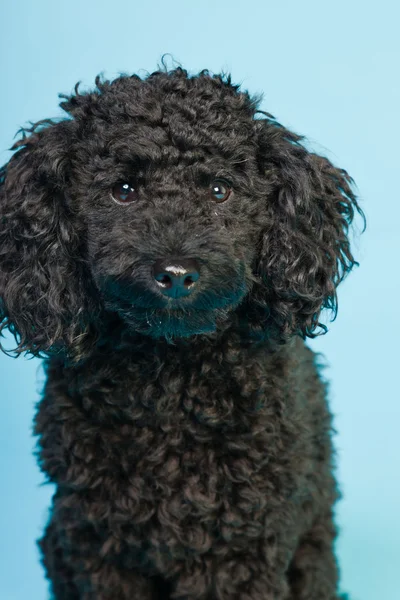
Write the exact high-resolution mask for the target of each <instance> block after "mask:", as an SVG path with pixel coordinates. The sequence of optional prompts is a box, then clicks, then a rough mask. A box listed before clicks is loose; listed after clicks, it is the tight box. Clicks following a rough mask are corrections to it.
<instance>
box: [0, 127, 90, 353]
mask: <svg viewBox="0 0 400 600" xmlns="http://www.w3.org/2000/svg"><path fill="white" fill-rule="evenodd" d="M71 126H72V122H71V121H68V120H64V121H61V122H54V121H52V120H50V119H47V120H43V121H39V122H38V123H36V124H34V125H33V126H32V127H31V128H27V129H23V130H22V131H23V138H22V139H20V140H19V141H17V142H16V143H15V144H14V145H13V147H12V148H11V150H17V152H15V153H14V155H13V156H12V157H11V159H10V161H9V162H8V164H6V165H5V166H3V167H2V168H1V169H0V332H2V331H3V330H4V329H5V328H8V329H9V331H10V332H11V333H12V334H13V335H14V337H15V340H16V342H17V344H18V346H17V348H16V349H15V350H14V351H15V352H16V353H17V355H19V354H20V353H22V352H29V353H31V354H32V355H34V356H46V355H48V354H51V353H52V352H59V351H60V349H61V348H65V347H67V346H68V348H69V349H70V350H71V349H73V353H74V354H75V356H76V357H79V355H82V352H83V340H84V338H85V333H87V331H86V329H85V328H87V319H86V317H85V313H86V312H87V310H88V307H87V306H86V303H87V301H88V294H87V292H86V290H85V289H84V287H85V284H86V283H85V276H84V272H83V265H82V264H81V254H80V252H79V244H80V241H81V239H82V237H81V236H80V232H79V230H78V228H77V227H76V226H75V223H74V215H73V213H72V212H71V211H70V210H69V208H68V205H67V202H66V201H65V195H64V191H65V190H66V189H67V186H68V140H69V136H70V127H71ZM26 133H28V134H29V135H26ZM86 279H87V277H86ZM0 347H1V349H2V350H3V351H5V352H7V351H6V350H4V348H3V345H1V346H0ZM43 353H44V354H43Z"/></svg>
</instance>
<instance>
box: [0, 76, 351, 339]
mask: <svg viewBox="0 0 400 600" xmlns="http://www.w3.org/2000/svg"><path fill="white" fill-rule="evenodd" d="M96 83H97V91H96V92H92V93H87V94H79V93H78V91H77V90H76V95H73V96H71V97H65V98H66V101H65V102H62V103H61V106H62V107H63V108H64V109H65V110H66V111H67V112H68V113H69V114H70V116H71V119H68V120H64V121H62V122H60V123H57V124H54V123H53V124H51V126H46V127H43V125H41V124H37V125H36V126H34V127H33V128H32V130H31V131H30V132H31V133H32V135H31V136H30V137H29V138H28V139H24V140H21V141H20V142H17V143H16V144H15V146H14V148H17V147H21V148H20V150H19V152H17V153H16V154H15V155H14V156H13V157H12V159H11V161H10V163H9V165H6V167H4V168H3V170H2V181H1V183H2V184H3V185H2V187H0V194H1V197H0V200H1V203H0V206H1V208H2V215H3V223H4V224H7V225H8V227H7V228H5V229H3V231H1V232H0V236H1V238H0V252H1V254H2V256H3V258H4V260H3V263H2V267H1V271H0V275H1V281H0V288H2V289H3V292H2V293H1V289H0V294H1V296H2V298H3V300H2V309H3V319H4V318H6V319H7V320H8V321H7V323H6V324H8V326H9V327H10V329H11V330H13V323H14V324H15V323H17V322H18V323H17V325H15V327H14V329H15V332H17V333H20V334H21V338H22V339H23V340H25V345H26V346H29V347H30V349H31V350H32V348H33V349H34V350H35V349H36V348H40V347H42V348H43V347H44V346H47V347H49V346H51V344H55V343H57V341H59V340H60V339H63V340H64V341H65V342H66V343H69V344H70V345H71V344H72V341H73V340H76V339H78V338H79V337H80V336H82V331H83V332H84V331H85V329H86V330H87V325H88V323H89V322H90V321H91V319H92V316H93V315H94V314H96V315H100V314H101V313H102V311H106V312H108V313H116V314H118V315H119V316H120V318H121V319H122V321H123V322H124V323H125V325H126V326H127V327H129V328H130V329H132V330H133V331H136V332H139V333H141V334H145V335H149V336H153V337H155V338H158V337H165V338H167V339H173V338H179V337H188V336H191V335H194V334H203V333H209V332H213V331H218V330H219V328H224V327H226V325H227V323H229V322H230V321H231V320H232V319H233V318H235V319H236V320H237V319H238V314H240V315H241V316H240V320H241V321H242V322H243V320H244V321H247V322H248V323H250V322H251V328H252V330H253V331H254V330H256V329H258V330H260V331H264V332H265V330H268V328H269V329H270V331H272V330H273V329H275V330H279V331H280V332H281V333H286V334H287V333H293V332H302V333H305V334H306V335H312V330H313V328H315V326H316V325H318V321H317V317H318V314H319V312H320V310H321V308H323V306H330V307H331V308H334V307H335V287H336V285H337V283H338V282H339V281H340V279H341V278H342V277H343V276H344V274H345V272H347V271H349V270H350V269H351V267H352V266H353V264H354V262H355V261H354V260H353V257H352V255H351V253H350V251H349V247H348V240H347V236H346V234H347V227H348V225H349V223H350V222H351V220H352V218H353V214H354V210H353V207H354V208H356V209H357V210H359V212H362V211H361V210H360V209H359V207H358V205H357V202H356V199H355V197H354V195H353V193H352V191H351V189H350V187H349V183H350V179H349V178H348V176H347V174H346V173H345V172H344V171H341V170H339V169H336V168H335V167H333V165H332V164H331V163H330V162H329V161H328V160H327V159H324V158H322V157H319V156H317V155H315V154H311V153H309V152H307V150H306V149H305V148H304V147H303V146H302V145H301V144H300V139H301V138H300V137H299V136H297V135H295V134H293V133H291V132H289V131H288V130H287V129H285V128H284V127H282V126H281V125H279V124H278V123H276V121H274V119H273V118H272V117H271V116H270V115H268V114H267V113H261V111H257V110H256V109H257V105H258V103H259V99H258V98H251V97H250V96H249V95H248V94H247V93H244V92H240V91H239V86H234V85H232V84H231V82H230V78H229V77H228V80H227V81H224V80H223V78H221V77H220V76H214V77H211V76H210V75H209V74H208V73H207V72H203V73H201V74H199V75H198V76H197V77H192V78H190V77H188V76H187V73H186V72H185V71H183V70H181V69H177V70H176V71H173V72H170V73H168V74H167V73H154V74H153V75H151V76H149V77H148V78H147V79H146V80H144V81H143V80H141V79H139V78H138V77H136V76H133V77H121V78H119V79H117V80H115V81H114V82H112V83H111V84H110V83H109V82H105V83H100V81H99V80H98V79H97V80H96ZM256 113H259V114H264V115H266V117H267V118H265V119H258V118H256ZM12 253H13V254H12ZM17 256H19V257H20V258H19V263H18V264H17V262H16V261H17ZM340 267H341V268H342V271H343V273H342V274H340V273H339V268H340ZM18 271H19V276H18V277H17V280H18V282H19V284H22V281H23V279H24V277H25V278H26V281H28V278H29V277H30V280H31V281H32V278H33V279H34V278H35V277H36V283H35V285H36V288H37V290H36V293H35V292H34V291H33V283H32V284H31V285H29V284H28V288H27V287H26V285H25V289H24V292H20V293H19V294H17V293H16V291H17V290H16V288H17V287H18V285H17V284H16V283H15V281H14V283H13V276H15V275H16V274H18ZM11 273H13V274H14V275H11ZM23 273H24V274H25V275H23ZM28 292H30V296H31V298H32V295H33V297H34V301H33V307H32V308H31V313H29V309H27V306H28V302H29V293H28ZM31 304H32V302H31ZM46 310H47V313H46ZM22 311H25V316H24V318H22ZM18 313H21V316H20V317H19V318H18ZM6 324H5V325H6ZM5 325H4V326H5ZM40 329H41V330H42V332H41V333H39V330H40ZM86 333H87V331H86ZM267 334H268V332H267ZM33 338H34V339H35V340H36V341H35V342H34V343H32V339H33ZM39 338H40V342H39ZM44 338H45V339H46V340H47V344H44ZM30 340H31V342H30ZM68 340H69V342H68ZM22 345H23V344H22V341H21V347H22Z"/></svg>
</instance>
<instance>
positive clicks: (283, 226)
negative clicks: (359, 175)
mask: <svg viewBox="0 0 400 600" xmlns="http://www.w3.org/2000/svg"><path fill="white" fill-rule="evenodd" d="M258 112H263V111H258ZM263 114H265V115H266V116H267V118H265V119H257V120H255V121H254V124H255V127H256V139H257V152H258V164H259V168H260V170H261V172H262V174H263V176H264V177H265V189H266V190H268V191H267V193H266V202H267V211H268V219H267V225H266V227H265V231H264V233H263V239H262V241H261V248H260V253H259V259H258V265H257V271H258V274H259V277H260V283H259V285H257V286H256V289H255V300H256V305H257V307H258V314H259V315H260V314H263V315H264V317H263V318H264V320H265V323H264V325H267V323H266V321H268V325H271V322H272V323H273V324H274V325H276V328H277V329H278V330H279V332H280V335H281V336H282V337H283V338H287V337H288V336H290V335H291V334H293V333H297V334H300V335H302V337H303V338H305V337H316V335H320V334H321V330H323V331H324V332H325V333H326V331H327V327H326V326H325V325H323V324H321V323H319V321H318V319H319V316H320V313H321V310H322V309H323V308H329V309H331V310H332V311H333V319H332V320H334V319H335V318H336V314H337V295H336V288H337V286H338V284H339V283H340V282H341V281H342V280H343V279H344V278H345V277H346V275H347V274H348V273H349V272H350V271H351V269H352V268H353V266H354V265H358V263H357V261H356V260H355V259H354V257H353V255H352V252H351V249H350V242H349V237H348V233H349V226H350V225H351V223H352V221H353V219H354V216H355V211H357V212H358V213H359V214H360V215H361V216H362V218H363V220H364V229H365V217H364V213H363V211H362V210H361V208H360V207H359V205H358V202H357V198H356V196H355V193H354V191H353V184H354V182H353V180H352V178H351V177H350V176H349V175H348V174H347V172H346V171H345V170H343V169H339V168H337V167H335V166H334V165H333V164H332V163H331V162H330V161H329V160H328V159H327V158H324V157H322V156H319V155H317V154H315V153H312V152H309V151H308V150H307V149H306V148H305V146H304V145H303V144H302V143H301V141H302V140H303V138H302V137H300V136H298V135H297V134H295V133H293V132H291V131H289V130H288V129H286V128H285V127H283V126H282V125H280V124H279V123H277V122H276V121H275V119H274V118H273V117H272V115H269V114H268V113H263ZM268 325H267V326H268ZM318 326H319V327H320V328H321V330H320V332H319V333H318V334H315V333H314V331H315V329H316V328H317V327H318Z"/></svg>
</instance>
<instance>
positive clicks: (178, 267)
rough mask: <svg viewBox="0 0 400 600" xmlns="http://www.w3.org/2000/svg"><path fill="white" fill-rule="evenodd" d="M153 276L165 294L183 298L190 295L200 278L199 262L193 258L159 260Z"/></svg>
mask: <svg viewBox="0 0 400 600" xmlns="http://www.w3.org/2000/svg"><path fill="white" fill-rule="evenodd" d="M153 276H154V279H155V281H156V284H157V286H158V288H159V290H160V292H161V293H162V294H164V296H169V297H170V298H182V297H183V296H189V295H190V294H191V293H192V291H193V289H194V288H195V287H196V284H197V282H198V280H199V278H200V268H199V264H198V262H197V261H196V260H195V259H193V258H182V259H180V258H173V259H166V260H161V259H160V260H157V261H156V262H155V263H154V265H153Z"/></svg>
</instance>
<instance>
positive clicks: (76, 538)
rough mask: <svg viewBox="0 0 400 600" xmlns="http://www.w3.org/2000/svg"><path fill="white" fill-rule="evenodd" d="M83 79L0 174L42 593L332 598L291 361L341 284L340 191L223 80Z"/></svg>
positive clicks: (327, 484) (310, 444) (324, 397)
mask: <svg viewBox="0 0 400 600" xmlns="http://www.w3.org/2000/svg"><path fill="white" fill-rule="evenodd" d="M95 83H96V87H95V88H94V89H92V90H91V91H87V92H83V93H82V92H81V91H80V90H79V84H77V86H75V89H74V93H72V94H71V95H64V94H61V95H60V97H61V99H62V102H61V103H60V106H61V107H62V109H63V110H64V111H65V113H66V114H67V116H66V117H63V118H59V119H45V120H42V121H39V122H37V123H35V124H31V125H32V126H31V127H29V128H23V129H22V131H21V133H22V136H21V139H19V140H18V141H16V142H15V143H14V145H13V146H12V148H11V149H12V150H14V151H15V152H14V154H13V155H12V157H11V158H10V160H9V162H8V164H6V165H5V166H4V167H2V169H1V171H0V209H1V228H0V298H1V300H0V318H1V326H0V327H1V329H0V331H1V332H3V331H4V330H5V329H8V330H9V331H10V332H11V333H12V334H13V335H14V336H15V340H16V342H17V347H16V348H15V350H14V356H19V355H20V354H22V353H24V354H29V355H30V356H36V357H39V358H42V359H44V363H43V364H44V367H45V371H46V382H45V385H44V389H43V394H42V398H41V400H40V402H39V404H38V407H37V413H36V417H35V424H34V431H35V434H36V435H37V436H38V437H37V450H36V454H37V458H38V462H39V465H40V468H41V469H42V471H43V473H44V474H45V476H46V480H47V481H48V482H51V483H53V484H55V485H56V492H55V494H54V497H53V503H52V510H51V516H50V518H49V522H48V524H47V526H46V530H45V533H44V535H43V537H42V538H41V539H40V540H39V541H38V544H39V547H40V551H41V560H42V563H43V565H44V567H45V570H46V574H47V577H48V578H49V580H50V587H51V594H52V598H53V599H54V600H133V599H135V598H138V599H140V600H149V599H155V598H174V599H176V600H211V599H213V600H228V599H229V600H284V599H285V600H336V599H337V598H342V597H343V596H340V595H339V591H338V579H339V568H338V564H337V560H336V557H335V552H334V542H335V539H336V536H337V534H338V529H337V526H336V524H335V521H334V515H333V508H334V504H335V502H336V501H337V500H338V499H339V498H340V497H341V493H340V490H339V487H338V484H337V481H336V477H335V449H334V445H333V442H332V435H333V432H334V429H333V423H332V414H331V412H330V409H329V403H328V382H327V381H326V380H325V378H324V377H323V375H322V370H323V367H324V365H323V364H322V363H321V361H320V357H319V355H318V354H315V353H314V352H312V351H311V349H310V348H309V347H307V345H306V343H305V342H306V340H307V338H314V337H316V336H317V335H321V334H323V333H326V331H327V327H326V325H323V324H322V323H320V321H319V318H320V315H321V312H322V311H323V310H324V309H330V310H331V311H333V313H334V318H335V317H336V312H337V293H336V290H337V286H338V284H339V283H340V282H341V281H342V280H343V279H344V278H345V277H346V276H347V274H348V273H349V272H350V271H351V270H352V268H353V267H354V266H355V265H358V262H357V261H356V260H355V258H354V256H353V254H352V250H351V248H350V242H349V227H350V225H351V224H352V222H353V220H354V218H355V216H356V213H358V214H359V215H360V216H361V217H362V218H363V219H364V223H365V217H364V213H363V211H362V209H361V207H360V204H359V200H358V198H357V196H356V194H355V192H354V187H355V186H354V181H353V180H352V178H351V177H350V176H349V175H348V173H347V172H346V171H345V170H344V169H340V168H338V167H336V166H334V165H333V164H332V162H331V161H330V160H328V159H327V158H325V157H323V156H320V155H318V154H316V153H314V152H311V151H310V150H308V149H307V148H306V144H305V141H304V140H305V138H303V137H302V136H300V135H298V134H296V133H294V132H292V131H290V130H289V129H287V128H286V127H284V126H283V125H281V124H280V123H279V122H278V121H277V120H276V119H275V118H274V117H273V116H272V115H271V114H270V113H267V112H265V111H263V110H260V108H259V106H260V102H261V99H262V96H260V95H258V96H257V95H250V94H249V92H248V91H244V90H241V89H240V85H235V84H233V83H232V78H231V75H230V74H222V75H215V74H211V73H210V71H208V70H206V69H204V70H202V71H201V72H199V73H198V74H197V75H193V76H191V75H189V74H188V72H187V71H186V70H185V69H183V68H182V67H178V68H175V69H172V70H170V71H168V70H158V71H155V72H153V73H151V74H147V76H146V77H144V78H141V77H139V76H138V75H126V74H123V75H120V76H119V77H117V78H116V79H114V80H112V81H108V80H104V79H103V78H101V77H99V76H98V77H97V78H96V80H95ZM2 349H3V351H4V352H7V353H9V352H8V351H7V350H5V349H4V347H3V345H2Z"/></svg>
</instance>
